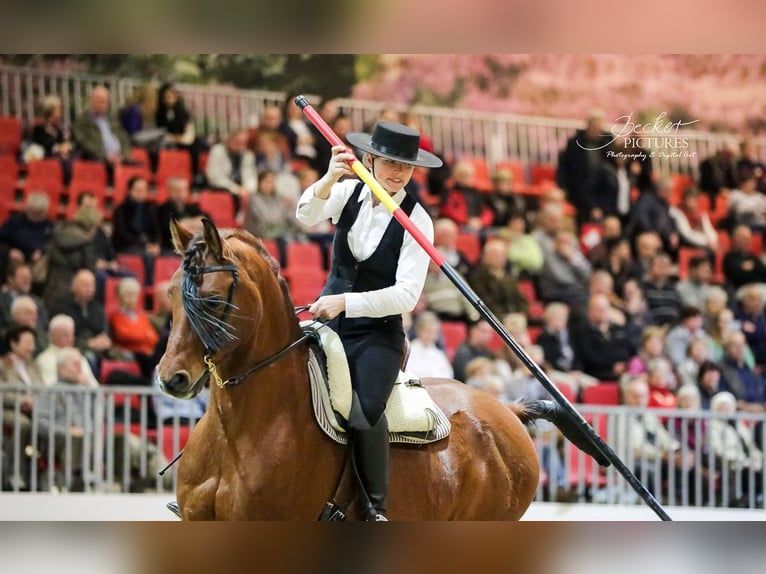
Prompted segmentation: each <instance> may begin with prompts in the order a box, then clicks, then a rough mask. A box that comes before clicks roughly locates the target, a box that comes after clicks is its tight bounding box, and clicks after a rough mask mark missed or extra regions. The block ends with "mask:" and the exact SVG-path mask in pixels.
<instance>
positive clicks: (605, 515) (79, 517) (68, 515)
mask: <svg viewBox="0 0 766 574" xmlns="http://www.w3.org/2000/svg"><path fill="white" fill-rule="evenodd" d="M171 499H172V497H171V496H168V495H167V494H127V495H126V494H59V495H56V494H26V493H25V494H2V495H0V521H61V520H65V521H73V520H74V521H144V520H148V521H175V520H177V519H176V517H175V516H174V515H173V514H172V513H171V512H170V511H169V510H167V509H166V508H165V504H166V503H167V502H169V501H170V500H171ZM666 511H667V512H668V514H670V516H671V517H672V518H673V519H674V520H678V521H743V520H750V521H753V520H754V521H763V520H766V511H765V510H729V509H719V508H673V507H668V508H666ZM524 520H540V521H589V520H593V521H610V520H620V521H623V520H629V521H655V520H658V519H657V517H656V515H655V514H654V513H653V512H652V511H651V510H650V509H649V508H647V507H645V506H611V505H606V504H554V503H544V502H537V503H534V504H533V505H532V506H531V507H530V509H529V510H528V511H527V513H526V515H525V516H524Z"/></svg>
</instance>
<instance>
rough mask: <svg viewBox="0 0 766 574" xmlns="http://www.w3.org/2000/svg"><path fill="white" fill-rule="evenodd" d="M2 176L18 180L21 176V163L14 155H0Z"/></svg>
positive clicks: (0, 174)
mask: <svg viewBox="0 0 766 574" xmlns="http://www.w3.org/2000/svg"><path fill="white" fill-rule="evenodd" d="M0 177H7V178H9V179H13V180H16V179H18V177H19V163H18V162H17V161H16V158H15V157H14V156H12V155H0Z"/></svg>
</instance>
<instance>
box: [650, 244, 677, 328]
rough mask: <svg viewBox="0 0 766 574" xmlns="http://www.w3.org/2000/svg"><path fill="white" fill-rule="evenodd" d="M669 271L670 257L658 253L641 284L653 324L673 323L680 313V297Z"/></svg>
mask: <svg viewBox="0 0 766 574" xmlns="http://www.w3.org/2000/svg"><path fill="white" fill-rule="evenodd" d="M671 272H672V268H671V263H670V257H668V256H667V255H666V254H664V253H660V254H659V255H657V256H656V257H655V258H654V259H653V260H652V263H651V265H650V266H649V273H648V274H647V278H646V281H644V284H643V286H642V287H643V290H644V296H645V297H646V303H647V305H648V306H649V313H650V315H651V321H652V323H653V324H654V325H674V324H675V323H676V321H678V317H679V315H680V313H681V299H680V297H679V296H678V292H677V291H676V285H675V282H674V281H673V280H672V279H671Z"/></svg>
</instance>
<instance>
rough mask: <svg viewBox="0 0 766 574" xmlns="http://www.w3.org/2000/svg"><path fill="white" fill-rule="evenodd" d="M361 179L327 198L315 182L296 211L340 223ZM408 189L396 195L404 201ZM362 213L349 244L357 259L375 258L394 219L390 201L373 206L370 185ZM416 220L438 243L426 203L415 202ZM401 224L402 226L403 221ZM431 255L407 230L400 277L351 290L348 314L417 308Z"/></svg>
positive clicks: (303, 218) (313, 220) (303, 217)
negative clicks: (316, 189)
mask: <svg viewBox="0 0 766 574" xmlns="http://www.w3.org/2000/svg"><path fill="white" fill-rule="evenodd" d="M357 183H359V180H357V179H347V180H344V181H340V182H338V183H336V184H335V185H333V186H332V188H331V190H330V196H329V197H328V198H327V199H319V198H318V197H316V196H315V195H314V186H313V185H311V186H309V187H308V188H307V189H306V191H304V192H303V195H301V198H300V200H299V201H298V208H297V210H296V216H297V218H298V220H299V221H300V222H301V223H303V224H304V225H309V226H312V225H317V224H318V223H320V222H322V221H324V220H326V219H331V220H332V222H333V223H337V222H338V220H339V219H340V216H341V213H342V212H343V208H344V207H345V206H346V202H347V201H348V199H349V198H350V197H351V194H352V193H353V192H354V188H355V187H356V185H357ZM406 193H407V192H406V191H404V190H403V189H402V190H401V191H399V192H398V193H396V194H395V195H394V196H393V197H392V199H393V200H394V202H395V203H396V204H397V205H400V204H401V203H402V201H404V198H405V196H406ZM359 202H360V203H361V206H360V208H359V214H358V215H357V218H356V221H355V222H354V223H353V225H352V226H351V229H350V230H349V232H348V245H349V248H350V249H351V253H352V254H353V255H354V257H355V258H356V260H357V261H364V260H365V259H367V258H368V257H370V256H371V255H372V254H373V252H374V251H375V249H376V248H377V247H378V245H379V244H380V240H381V239H382V238H383V234H384V233H385V231H386V227H388V224H389V222H390V221H391V219H392V217H393V216H392V215H391V213H389V211H388V209H386V206H385V205H383V204H382V203H379V204H378V205H376V206H374V207H373V205H372V192H371V191H370V188H369V187H367V185H365V186H364V187H363V188H362V191H361V193H360V195H359ZM410 219H411V220H412V222H413V223H414V224H415V226H416V227H418V229H420V231H421V232H422V233H423V234H424V235H425V236H426V237H427V238H428V240H429V241H430V242H431V243H433V240H434V226H433V222H432V221H431V218H430V217H429V215H428V213H426V211H425V209H423V207H422V206H421V205H420V204H417V205H415V208H414V209H413V210H412V214H411V215H410ZM395 225H399V223H398V222H396V223H395ZM428 262H429V257H428V254H427V253H426V252H425V251H424V250H423V248H422V247H420V245H418V243H417V241H415V239H414V238H413V237H412V236H411V235H410V234H409V233H407V232H406V231H405V233H404V239H403V241H402V249H401V252H400V253H399V262H398V266H397V269H396V282H395V284H394V285H392V286H391V287H386V288H384V289H378V290H376V291H366V292H363V293H346V294H345V297H346V316H347V317H349V318H354V317H386V316H388V315H399V314H401V313H404V312H406V311H412V310H413V309H414V308H415V304H416V303H417V302H418V299H419V297H420V294H421V292H422V291H423V285H424V284H425V280H426V274H427V273H428Z"/></svg>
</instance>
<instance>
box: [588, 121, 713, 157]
mask: <svg viewBox="0 0 766 574" xmlns="http://www.w3.org/2000/svg"><path fill="white" fill-rule="evenodd" d="M698 121H699V120H691V121H681V120H676V121H670V120H669V119H668V114H667V112H661V113H659V114H657V117H656V118H654V120H653V121H650V122H644V123H640V122H638V121H636V120H634V116H633V112H630V113H629V114H627V115H624V116H620V117H618V118H616V119H615V121H614V123H613V124H612V127H611V129H610V133H611V139H609V140H608V141H606V143H604V144H603V145H600V146H592V145H583V143H582V142H580V141H579V140H578V141H577V145H579V146H580V147H581V148H582V149H585V150H589V151H597V150H601V149H604V148H607V147H610V146H611V147H612V148H615V149H609V150H607V152H606V156H607V157H622V158H625V159H639V160H642V161H643V160H645V159H646V158H647V157H665V158H669V157H695V156H696V155H697V152H695V151H689V139H690V136H689V135H688V134H683V133H682V132H679V130H680V129H681V128H683V127H686V126H690V125H692V124H695V123H697V122H698ZM605 136H606V134H605Z"/></svg>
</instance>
